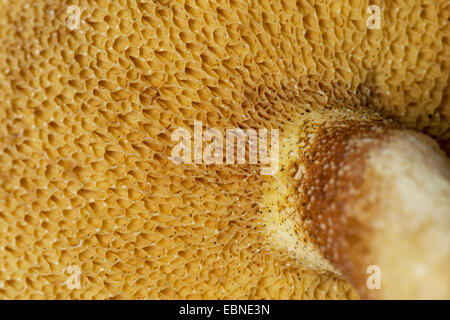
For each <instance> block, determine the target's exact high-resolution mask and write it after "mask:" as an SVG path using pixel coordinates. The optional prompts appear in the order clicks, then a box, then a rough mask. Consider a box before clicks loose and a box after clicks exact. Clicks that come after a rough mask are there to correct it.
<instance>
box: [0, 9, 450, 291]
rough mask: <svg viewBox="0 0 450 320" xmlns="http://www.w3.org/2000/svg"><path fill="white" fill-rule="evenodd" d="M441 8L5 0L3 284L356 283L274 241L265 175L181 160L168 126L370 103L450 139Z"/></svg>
mask: <svg viewBox="0 0 450 320" xmlns="http://www.w3.org/2000/svg"><path fill="white" fill-rule="evenodd" d="M369 4H379V5H380V6H381V7H382V8H383V19H382V24H381V29H380V30H370V29H368V28H367V24H366V22H367V19H368V17H369V13H368V12H367V8H368V6H369ZM69 5H77V6H79V8H80V9H81V19H80V22H81V24H80V29H79V30H73V31H71V30H69V28H68V26H67V24H66V19H67V18H68V15H69V13H68V12H67V9H68V7H69ZM449 14H450V7H449V5H448V1H446V0H441V1H437V0H429V1H426V0H409V1H408V0H401V1H400V0H392V1H371V2H370V3H369V1H367V0H366V1H358V0H343V1H319V0H309V1H307V0H297V1H290V0H282V1H272V0H255V1H248V2H247V1H240V0H227V1H222V0H215V1H207V0H186V1H168V0H160V1H139V0H115V1H109V0H97V1H94V0H80V1H59V0H47V1H35V0H15V1H9V2H8V1H3V2H2V3H1V5H0V297H1V298H10V299H12V298H48V299H50V298H86V299H89V298H162V299H168V298H197V299H201V298H224V299H227V298H253V299H258V298H273V299H276V298H355V297H357V295H356V293H355V292H354V290H353V289H352V288H351V287H350V286H349V284H348V283H347V282H345V281H344V280H342V279H341V278H340V277H339V276H335V275H334V274H333V273H332V272H328V271H321V270H312V269H310V268H307V267H305V265H304V264H303V263H302V261H301V259H299V258H298V257H293V256H292V255H290V254H289V253H288V252H287V251H286V250H284V249H283V248H277V247H275V246H274V245H273V244H272V243H271V241H269V238H268V237H267V232H266V231H265V230H266V229H265V221H264V219H263V218H261V210H260V208H259V206H258V204H259V203H261V199H260V197H261V189H262V188H263V186H264V184H265V183H270V180H271V178H270V177H262V176H260V175H259V170H258V168H257V167H256V166H254V165H239V166H237V165H235V166H231V165H230V166H225V165H222V166H221V165H209V166H206V165H203V164H198V165H176V164H174V163H173V162H172V161H170V160H169V156H170V152H171V148H172V146H173V142H172V141H171V139H170V134H171V133H172V132H173V131H174V130H175V129H177V128H179V127H186V128H191V129H192V127H193V122H194V120H200V121H203V124H204V125H205V126H209V127H214V128H221V129H224V128H234V127H241V128H263V127H265V128H280V129H283V128H284V127H285V126H287V125H288V124H289V123H290V122H291V121H292V120H293V118H294V116H301V115H302V114H305V115H306V114H307V113H308V112H312V111H316V112H320V110H322V109H323V108H324V107H326V106H333V107H335V108H353V109H356V108H359V107H363V108H365V107H369V108H373V109H375V110H379V111H383V112H384V113H386V114H389V115H393V116H395V117H396V118H397V119H398V120H399V121H401V122H403V123H406V124H407V125H409V126H412V127H415V128H418V129H423V130H425V131H426V132H428V133H429V134H432V135H433V136H435V137H437V138H438V139H440V141H442V142H444V143H445V141H448V139H449V138H450V134H449V116H450V111H449V85H448V82H449V68H450V64H449V54H450V50H449V46H450V38H449V34H450V30H449V24H448V19H449ZM282 134H283V133H282ZM71 267H78V268H80V271H81V274H80V280H81V281H80V287H79V288H73V287H70V286H68V285H67V282H66V281H67V279H68V278H69V277H70V274H69V273H68V270H71V269H70V268H71ZM68 268H69V269H68Z"/></svg>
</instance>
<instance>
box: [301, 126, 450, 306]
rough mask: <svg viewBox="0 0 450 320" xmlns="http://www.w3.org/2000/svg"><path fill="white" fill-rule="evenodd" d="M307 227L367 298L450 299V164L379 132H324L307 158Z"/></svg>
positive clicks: (403, 135)
mask: <svg viewBox="0 0 450 320" xmlns="http://www.w3.org/2000/svg"><path fill="white" fill-rule="evenodd" d="M302 165H304V167H305V174H304V177H303V179H302V181H301V184H300V187H301V189H300V190H302V192H300V200H301V201H300V203H301V207H302V210H301V212H302V223H304V228H305V229H306V230H307V231H308V234H309V236H310V238H311V239H310V240H311V241H312V242H313V243H314V244H315V245H316V246H317V248H318V249H319V251H320V252H321V254H322V255H323V256H324V257H325V258H326V259H327V260H328V261H330V263H331V264H332V265H333V266H334V267H335V268H336V269H337V270H339V271H340V272H341V273H342V274H343V275H344V276H345V277H346V278H347V279H348V280H349V281H350V282H351V283H352V285H353V286H354V287H355V288H356V289H357V291H358V292H359V294H360V296H361V297H362V298H366V299H430V298H431V299H432V298H437V299H449V298H450V294H449V278H448V276H449V273H448V272H449V270H450V254H449V248H450V161H449V159H448V158H447V157H446V155H445V154H444V153H443V152H442V151H441V150H440V149H439V147H438V145H437V144H436V142H435V141H433V140H432V139H431V138H429V137H427V136H425V135H423V134H420V133H417V132H413V131H411V130H405V129H400V128H392V127H388V126H386V125H384V124H378V123H364V122H359V123H358V122H347V123H339V124H335V125H331V126H328V127H321V128H320V129H319V130H318V133H317V134H316V135H315V138H314V139H313V141H312V142H311V143H310V144H309V149H308V151H307V153H306V155H305V159H304V163H303V164H302Z"/></svg>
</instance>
